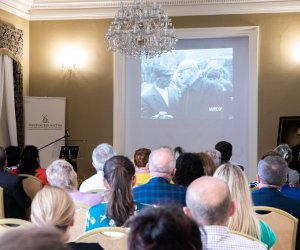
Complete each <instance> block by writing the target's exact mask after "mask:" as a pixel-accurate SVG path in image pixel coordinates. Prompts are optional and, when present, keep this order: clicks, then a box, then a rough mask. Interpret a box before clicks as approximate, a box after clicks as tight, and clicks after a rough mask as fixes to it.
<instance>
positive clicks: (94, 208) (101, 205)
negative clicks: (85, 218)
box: [89, 202, 107, 213]
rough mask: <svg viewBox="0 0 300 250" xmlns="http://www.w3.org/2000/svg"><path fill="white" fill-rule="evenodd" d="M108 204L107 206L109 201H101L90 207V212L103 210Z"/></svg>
mask: <svg viewBox="0 0 300 250" xmlns="http://www.w3.org/2000/svg"><path fill="white" fill-rule="evenodd" d="M106 206H107V202H101V203H99V204H97V205H94V206H91V207H90V208H89V212H90V213H91V212H95V211H102V210H105V209H106Z"/></svg>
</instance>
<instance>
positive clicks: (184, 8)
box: [0, 0, 300, 20]
mask: <svg viewBox="0 0 300 250" xmlns="http://www.w3.org/2000/svg"><path fill="white" fill-rule="evenodd" d="M120 2H121V1H120V0H111V1H100V0H98V1H96V0H73V1H71V0H13V1H12V0H0V8H1V9H3V10H5V11H8V12H10V13H13V14H15V15H17V16H20V17H23V18H26V19H28V20H66V19H103V18H112V17H113V16H114V14H115V13H116V11H117V8H118V7H119V6H120ZM130 2H132V0H123V3H124V4H126V3H130ZM157 2H159V3H161V4H162V5H163V6H164V8H165V9H166V10H167V11H168V12H169V15H170V16H195V15H222V14H246V13H280V12H300V1H299V0H169V1H164V0H157Z"/></svg>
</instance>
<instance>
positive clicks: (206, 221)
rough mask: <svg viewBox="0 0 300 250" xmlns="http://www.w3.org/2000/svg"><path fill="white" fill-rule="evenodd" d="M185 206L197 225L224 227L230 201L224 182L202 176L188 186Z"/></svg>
mask: <svg viewBox="0 0 300 250" xmlns="http://www.w3.org/2000/svg"><path fill="white" fill-rule="evenodd" d="M186 204H187V207H188V209H189V211H190V213H191V215H192V217H193V218H194V219H195V220H196V221H197V223H198V224H199V225H226V224H227V221H228V219H229V216H230V212H231V211H230V210H231V206H232V201H231V195H230V192H229V189H228V186H227V184H226V183H225V182H224V181H222V180H220V179H217V178H215V177H210V176H204V177H201V178H198V179H197V180H195V181H193V182H192V183H191V184H190V185H189V187H188V189H187V194H186Z"/></svg>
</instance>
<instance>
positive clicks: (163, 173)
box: [149, 148, 176, 178]
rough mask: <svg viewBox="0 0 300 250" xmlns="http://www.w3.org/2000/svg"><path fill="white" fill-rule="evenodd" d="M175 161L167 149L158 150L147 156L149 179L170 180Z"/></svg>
mask: <svg viewBox="0 0 300 250" xmlns="http://www.w3.org/2000/svg"><path fill="white" fill-rule="evenodd" d="M175 165H176V160H175V157H174V154H173V152H172V150H171V149H169V148H159V149H156V150H154V151H152V153H151V154H150V156H149V170H150V174H151V177H166V178H171V177H172V175H173V174H174V173H175V172H174V170H175Z"/></svg>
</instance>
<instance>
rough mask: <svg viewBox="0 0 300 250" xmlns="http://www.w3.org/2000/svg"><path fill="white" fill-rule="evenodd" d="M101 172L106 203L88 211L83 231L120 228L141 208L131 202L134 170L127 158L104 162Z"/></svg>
mask: <svg viewBox="0 0 300 250" xmlns="http://www.w3.org/2000/svg"><path fill="white" fill-rule="evenodd" d="M103 171H104V185H105V186H106V187H107V189H109V190H110V193H109V198H108V202H102V203H100V204H98V205H95V206H93V207H91V208H90V209H89V211H88V214H87V220H86V228H85V231H89V230H91V229H94V228H98V227H107V226H122V225H123V224H124V223H125V221H126V220H127V219H128V218H129V217H130V216H132V215H134V214H135V213H136V211H139V210H140V209H142V208H143V205H142V204H140V203H135V202H134V200H133V196H132V187H133V186H134V185H135V176H134V174H135V168H134V165H133V163H132V162H131V161H130V160H129V159H128V158H127V157H125V156H121V155H117V156H113V157H112V158H110V159H109V160H107V161H106V162H105V164H104V169H103Z"/></svg>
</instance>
